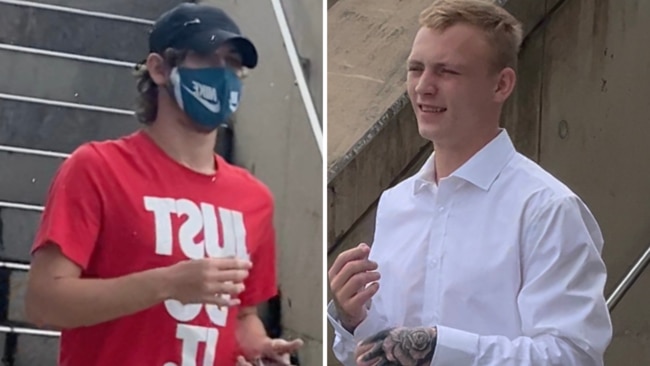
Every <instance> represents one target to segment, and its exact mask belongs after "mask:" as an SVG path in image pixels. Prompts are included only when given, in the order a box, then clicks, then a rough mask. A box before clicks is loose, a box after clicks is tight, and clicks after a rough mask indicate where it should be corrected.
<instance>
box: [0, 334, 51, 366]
mask: <svg viewBox="0 0 650 366" xmlns="http://www.w3.org/2000/svg"><path fill="white" fill-rule="evenodd" d="M5 339H6V334H4V333H3V334H0V352H3V354H4V346H5ZM58 349H59V339H58V338H46V337H39V336H31V335H20V336H19V337H18V349H17V350H16V354H15V355H14V357H15V358H14V364H13V365H14V366H56V365H57V357H58ZM35 350H38V351H35Z"/></svg>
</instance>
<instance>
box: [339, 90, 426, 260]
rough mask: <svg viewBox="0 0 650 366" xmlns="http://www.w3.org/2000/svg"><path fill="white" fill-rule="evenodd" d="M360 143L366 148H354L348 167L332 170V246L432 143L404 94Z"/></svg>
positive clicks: (347, 162)
mask: <svg viewBox="0 0 650 366" xmlns="http://www.w3.org/2000/svg"><path fill="white" fill-rule="evenodd" d="M358 144H359V145H362V146H363V149H362V150H361V151H359V152H358V153H357V151H356V150H354V148H353V149H352V151H353V152H354V153H355V155H354V157H353V158H351V159H350V160H349V161H346V165H345V166H342V167H339V166H338V165H337V164H335V165H334V166H333V167H332V168H331V169H330V176H329V179H330V180H329V181H328V211H327V219H328V221H327V226H328V232H327V239H328V248H331V246H332V245H334V244H335V243H337V242H339V241H340V240H341V237H342V236H344V235H345V234H346V233H347V232H348V230H350V228H351V227H352V226H353V225H354V223H355V222H356V220H357V219H358V218H359V217H360V216H361V215H362V214H363V213H364V212H365V211H366V210H367V209H368V208H369V207H370V205H372V204H373V202H375V201H376V200H377V199H378V198H379V195H380V194H381V192H383V191H384V190H385V189H387V188H388V187H389V185H390V184H391V183H392V182H393V181H394V179H395V177H396V176H398V174H399V173H400V172H401V171H403V170H404V169H405V167H406V166H407V165H408V164H409V162H410V161H411V160H412V159H413V157H414V156H415V155H416V154H417V153H418V152H419V151H420V150H421V149H423V148H424V147H425V146H426V145H427V144H428V142H427V141H426V140H424V139H422V138H421V137H420V135H419V133H418V128H417V124H416V123H415V116H414V113H413V109H412V108H411V104H410V102H408V98H407V97H406V96H403V97H402V98H400V100H398V102H396V103H395V104H394V105H393V106H392V107H391V108H390V109H389V112H387V113H386V114H385V115H384V116H383V117H382V119H381V122H378V123H376V124H374V125H373V130H371V131H370V132H369V133H367V134H366V135H364V137H363V138H362V139H361V140H360V141H359V142H358ZM341 160H345V157H343V158H342V159H341ZM341 160H339V161H341Z"/></svg>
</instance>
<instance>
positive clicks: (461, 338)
mask: <svg viewBox="0 0 650 366" xmlns="http://www.w3.org/2000/svg"><path fill="white" fill-rule="evenodd" d="M436 328H437V330H438V338H437V340H436V349H435V351H434V353H433V360H431V366H456V365H463V366H465V365H467V366H470V365H474V361H475V360H476V354H477V352H478V346H479V336H478V335H477V334H473V333H469V332H465V331H462V330H458V329H453V328H448V327H444V326H437V327H436Z"/></svg>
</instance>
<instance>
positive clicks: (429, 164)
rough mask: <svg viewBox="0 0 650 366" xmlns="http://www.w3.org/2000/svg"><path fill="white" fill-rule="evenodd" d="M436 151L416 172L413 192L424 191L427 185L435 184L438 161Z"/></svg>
mask: <svg viewBox="0 0 650 366" xmlns="http://www.w3.org/2000/svg"><path fill="white" fill-rule="evenodd" d="M435 154H436V153H435V151H434V152H433V154H431V156H429V158H428V159H427V160H426V161H425V162H424V164H423V165H422V168H420V170H419V171H418V172H417V173H416V174H415V180H414V181H413V194H417V193H418V192H420V191H422V190H423V189H424V188H425V187H426V186H429V185H431V184H433V185H435V184H436V180H435V175H436V163H435V159H434V158H433V157H434V156H435Z"/></svg>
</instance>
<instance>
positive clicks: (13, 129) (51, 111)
mask: <svg viewBox="0 0 650 366" xmlns="http://www.w3.org/2000/svg"><path fill="white" fill-rule="evenodd" d="M139 127H140V124H139V123H138V122H137V120H136V119H135V117H134V116H126V115H121V114H116V113H107V112H100V111H91V110H84V109H77V108H69V107H58V106H52V105H47V104H39V103H30V102H22V101H15V100H3V99H0V145H9V146H16V147H29V148H30V149H38V150H48V151H57V152H64V153H71V152H72V151H74V149H76V148H77V147H78V146H79V145H81V144H83V143H84V142H87V141H90V140H105V139H112V138H117V137H119V136H122V135H126V134H128V133H131V132H133V131H135V130H136V129H137V128H139Z"/></svg>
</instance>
